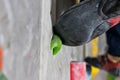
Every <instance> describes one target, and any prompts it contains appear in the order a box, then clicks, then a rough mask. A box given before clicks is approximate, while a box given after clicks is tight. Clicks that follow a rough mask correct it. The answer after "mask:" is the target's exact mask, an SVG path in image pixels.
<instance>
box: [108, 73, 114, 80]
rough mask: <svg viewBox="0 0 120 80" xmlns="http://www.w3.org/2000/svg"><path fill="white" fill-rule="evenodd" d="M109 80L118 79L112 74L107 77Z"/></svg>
mask: <svg viewBox="0 0 120 80" xmlns="http://www.w3.org/2000/svg"><path fill="white" fill-rule="evenodd" d="M107 80H116V78H115V77H114V76H112V75H110V74H108V76H107Z"/></svg>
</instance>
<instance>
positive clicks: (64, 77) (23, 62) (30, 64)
mask: <svg viewBox="0 0 120 80" xmlns="http://www.w3.org/2000/svg"><path fill="white" fill-rule="evenodd" d="M64 1H65V0H61V1H60V0H59V1H58V2H59V4H58V3H57V4H56V0H52V1H51V0H0V47H3V49H4V64H3V65H4V68H3V72H4V74H5V75H6V76H7V78H8V80H70V79H69V78H70V76H69V63H70V61H74V60H75V61H82V60H83V58H84V56H89V55H90V53H91V43H89V44H87V45H86V46H78V47H68V46H63V48H62V50H61V51H60V53H59V54H58V55H56V56H52V53H51V51H50V49H49V47H50V45H49V44H50V40H51V38H52V34H53V33H52V23H53V24H54V22H55V20H56V17H58V16H59V15H60V12H61V9H62V8H64V7H66V8H65V9H67V8H68V6H70V5H71V3H68V5H67V6H66V3H67V1H69V0H66V2H65V4H64ZM52 2H53V4H52V5H51V3H52ZM60 4H63V5H64V6H62V5H60ZM51 6H52V12H51ZM60 6H61V7H60ZM56 8H57V9H56ZM51 14H52V20H51ZM99 77H101V76H98V78H99ZM100 79H101V78H100ZM96 80H98V79H97V78H96Z"/></svg>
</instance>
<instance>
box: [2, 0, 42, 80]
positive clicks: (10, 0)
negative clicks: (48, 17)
mask: <svg viewBox="0 0 120 80" xmlns="http://www.w3.org/2000/svg"><path fill="white" fill-rule="evenodd" d="M40 15H41V0H0V45H1V46H2V47H3V48H4V69H3V72H4V74H5V75H6V76H7V78H8V80H39V70H40V38H41V37H40V36H41V31H40V30H41V24H40V20H41V16H40Z"/></svg>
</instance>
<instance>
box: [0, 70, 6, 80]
mask: <svg viewBox="0 0 120 80" xmlns="http://www.w3.org/2000/svg"><path fill="white" fill-rule="evenodd" d="M0 80H8V79H7V78H6V76H5V75H4V74H3V73H2V72H0Z"/></svg>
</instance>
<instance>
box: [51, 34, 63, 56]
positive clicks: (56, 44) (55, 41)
mask: <svg viewBox="0 0 120 80" xmlns="http://www.w3.org/2000/svg"><path fill="white" fill-rule="evenodd" d="M61 47H62V41H61V39H60V37H58V36H57V35H53V37H52V40H51V43H50V49H51V50H52V52H53V55H56V54H57V53H58V52H59V51H60V49H61Z"/></svg>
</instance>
